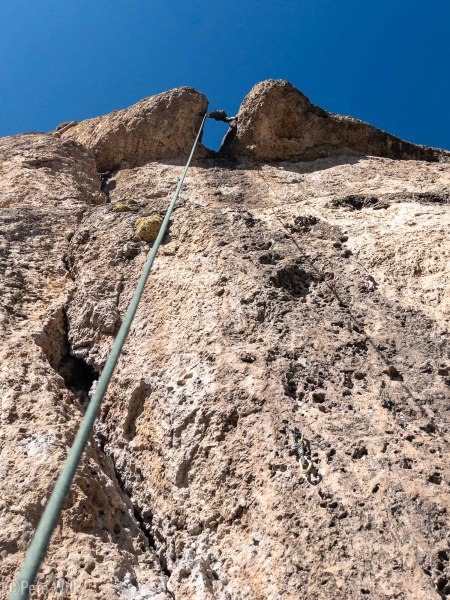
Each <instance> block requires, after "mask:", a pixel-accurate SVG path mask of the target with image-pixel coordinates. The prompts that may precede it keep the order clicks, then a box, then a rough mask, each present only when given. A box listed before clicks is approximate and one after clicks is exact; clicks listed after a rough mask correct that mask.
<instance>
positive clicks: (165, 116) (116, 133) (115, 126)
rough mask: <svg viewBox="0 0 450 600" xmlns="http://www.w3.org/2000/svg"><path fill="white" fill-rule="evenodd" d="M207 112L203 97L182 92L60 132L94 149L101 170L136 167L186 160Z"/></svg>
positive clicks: (187, 89)
mask: <svg viewBox="0 0 450 600" xmlns="http://www.w3.org/2000/svg"><path fill="white" fill-rule="evenodd" d="M207 107H208V101H207V99H206V97H205V96H204V95H203V94H200V93H199V92H197V91H196V90H194V88H191V87H181V88H177V89H174V90H171V91H169V92H164V93H162V94H158V95H156V96H151V97H150V98H145V99H144V100H141V101H140V102H138V103H137V104H135V105H133V106H130V108H126V109H124V110H117V111H114V112H112V113H110V114H109V115H105V116H103V117H97V118H95V119H88V120H87V121H82V122H81V123H75V122H73V124H72V126H70V125H71V123H68V124H66V123H64V124H63V126H61V128H58V129H57V130H56V131H55V133H56V135H61V136H62V137H63V138H65V139H73V140H77V141H78V142H81V143H82V144H84V145H85V146H86V147H87V148H90V149H92V150H93V151H94V155H95V160H96V163H97V168H98V170H99V171H111V170H113V169H117V168H118V167H121V166H123V167H125V166H126V167H137V166H140V165H143V164H145V163H146V162H148V161H149V160H155V159H161V158H178V157H180V156H185V155H186V154H187V153H188V152H189V151H190V149H191V147H192V143H193V141H194V138H195V136H196V134H197V131H198V128H199V127H200V123H201V120H202V117H203V115H204V114H205V112H206V109H207ZM67 125H69V127H66V126H67ZM200 151H201V149H200Z"/></svg>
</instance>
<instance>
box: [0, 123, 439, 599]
mask: <svg viewBox="0 0 450 600" xmlns="http://www.w3.org/2000/svg"><path fill="white" fill-rule="evenodd" d="M71 129H74V127H71V128H69V129H68V130H67V133H69V131H70V130H71ZM0 150H1V152H2V155H1V159H0V160H1V161H2V162H1V163H0V165H1V168H2V179H1V180H0V181H1V182H2V187H1V190H0V193H1V196H0V199H1V202H2V204H1V205H2V206H3V207H4V209H3V211H2V213H1V217H2V232H3V238H2V239H3V242H2V243H3V246H2V250H1V251H2V263H1V264H2V268H3V273H2V277H3V279H2V288H1V290H0V292H1V294H2V296H1V298H2V307H3V308H2V319H3V320H2V330H1V335H2V344H1V346H0V352H1V354H2V357H1V358H2V360H1V362H0V377H1V386H2V387H1V392H2V412H1V419H2V421H1V427H2V429H1V433H2V435H1V438H0V471H1V474H2V481H4V482H7V485H5V486H4V492H3V494H2V498H1V501H0V523H1V527H0V553H1V557H2V560H1V563H0V577H1V579H2V581H4V582H5V585H6V584H7V583H9V582H10V581H11V580H12V578H13V576H14V574H15V573H16V572H17V568H18V566H19V564H20V561H21V559H22V557H23V554H24V551H25V549H26V546H27V544H28V542H29V540H30V538H31V535H32V533H33V530H34V528H35V526H36V523H37V520H38V518H39V514H40V512H41V510H42V505H43V503H44V502H45V498H46V497H47V496H48V493H49V491H50V489H51V487H52V483H53V481H54V480H55V478H56V476H57V474H58V472H59V470H60V468H61V465H62V462H63V460H64V457H65V455H66V453H67V449H68V447H69V445H70V443H71V440H72V439H73V435H74V432H75V430H76V427H77V425H78V423H79V421H80V418H81V415H82V412H83V407H84V406H85V405H86V402H88V394H89V389H90V388H91V387H92V385H95V378H96V377H97V373H98V372H99V371H100V370H101V368H102V366H103V365H104V362H105V360H106V357H107V355H108V351H109V349H110V347H111V344H112V341H113V339H114V335H115V333H116V332H117V329H118V327H119V325H120V321H121V318H122V316H123V314H124V312H125V310H126V307H127V305H128V302H129V300H130V298H131V295H132V293H133V290H134V286H135V284H136V282H137V279H138V277H139V275H140V272H141V269H142V266H143V264H144V261H145V258H146V255H147V252H148V250H149V245H148V244H146V243H144V242H142V241H141V240H140V239H139V238H137V237H135V221H136V219H137V218H139V217H143V216H148V215H152V214H163V212H164V210H165V208H166V207H167V203H168V200H169V197H170V194H171V193H172V191H173V187H174V183H175V182H176V181H177V178H178V177H179V175H180V174H181V170H182V168H183V161H182V160H181V159H178V158H176V157H173V156H172V157H171V158H165V159H159V160H156V159H152V160H148V161H147V162H146V164H142V165H139V166H133V167H130V168H127V167H126V166H125V164H122V167H121V168H119V169H117V170H116V171H115V172H114V173H112V174H111V175H110V177H109V178H108V179H107V181H104V182H103V191H102V190H101V183H100V178H99V176H98V175H97V174H96V168H97V169H98V168H100V167H99V164H98V162H97V163H96V162H95V158H94V151H93V149H92V148H91V149H86V148H85V147H84V146H83V145H82V144H81V143H79V142H76V141H74V140H69V139H66V138H65V137H64V135H63V137H62V138H61V137H59V136H55V135H40V134H39V135H30V136H17V137H12V138H5V139H4V140H1V141H0ZM124 156H125V155H124ZM124 160H125V158H124ZM126 160H128V158H127V159H126ZM449 185H450V165H449V164H445V162H426V161H415V160H408V161H398V160H393V159H391V158H380V157H374V156H365V155H355V154H354V153H350V154H349V153H348V152H347V151H346V150H345V149H343V150H342V151H341V154H339V155H337V156H329V157H327V158H321V159H316V160H311V161H309V162H280V163H278V164H276V165H274V164H264V163H261V162H255V161H252V160H249V159H248V158H245V157H242V156H240V157H232V158H226V157H224V156H223V155H222V156H218V157H217V156H216V157H214V158H201V157H199V158H198V159H197V160H196V161H195V164H194V165H193V167H192V169H191V170H190V171H189V174H188V178H187V181H186V187H185V189H184V192H183V194H182V197H181V200H180V203H179V204H178V206H177V208H176V210H175V212H174V215H173V219H172V222H171V225H170V231H169V233H168V235H167V237H166V239H165V242H164V244H163V247H162V248H161V252H160V254H159V255H158V258H157V260H156V262H155V265H154V271H153V273H152V275H151V277H150V280H149V282H148V285H147V288H146V290H145V293H144V297H143V299H142V303H141V305H140V307H139V310H138V313H137V315H136V320H135V322H134V325H133V327H132V330H131V332H130V336H129V338H128V341H127V343H126V345H125V347H124V352H123V355H122V357H121V359H120V361H119V364H118V367H117V371H116V373H115V376H114V380H113V382H112V385H111V387H110V389H109V391H108V394H107V397H106V398H105V403H104V405H103V407H102V411H101V415H100V417H99V419H98V422H97V426H96V431H95V435H94V436H93V438H92V440H91V444H90V446H89V450H88V452H87V454H86V456H85V457H84V459H83V464H82V466H81V468H80V471H79V472H78V474H77V479H76V482H75V485H74V486H73V489H72V492H71V495H70V497H69V499H68V502H67V506H66V510H65V511H64V515H63V519H62V522H61V525H60V526H59V527H58V529H57V532H56V535H55V537H54V539H53V541H52V546H51V549H50V552H49V555H48V557H47V559H46V561H45V565H44V569H43V571H42V573H41V574H40V576H39V580H38V584H39V587H38V588H37V590H36V592H35V594H34V596H33V597H34V598H39V599H41V598H42V599H44V598H57V597H60V596H58V595H57V593H56V591H55V585H54V583H55V581H59V582H60V585H63V586H64V587H65V596H64V597H65V598H68V599H73V600H75V599H81V600H83V599H86V600H87V599H91V598H93V597H95V598H99V599H103V598H104V599H105V600H106V599H108V600H111V599H117V600H119V599H124V598H125V599H144V598H145V599H154V598H155V599H157V600H163V599H169V598H175V599H177V600H188V599H196V600H197V599H199V600H203V599H205V600H213V599H214V600H216V599H219V600H235V599H237V600H241V599H242V600H266V599H268V600H278V599H279V598H285V599H288V600H291V599H292V600H297V599H298V598H305V599H308V600H310V599H311V600H316V599H317V600H319V599H325V598H327V599H328V598H352V599H353V598H354V599H355V600H356V599H358V600H360V599H361V598H368V599H373V600H380V599H382V600H387V599H390V598H404V599H408V600H409V599H413V598H414V599H420V600H429V599H430V598H433V599H436V600H439V599H440V598H443V597H446V595H448V594H449V593H450V587H449V577H450V572H449V560H448V558H449V547H448V526H449V521H448V514H449V510H450V502H449V494H448V486H449V483H450V471H449V467H448V464H449V462H448V441H449V426H450V421H449V404H448V396H449V385H450V356H449V352H448V319H449V309H450V306H449V293H448V292H449V287H450V272H449V269H448V265H449V257H450V244H449V238H448V228H449V225H450V218H449ZM117 202H121V203H124V204H126V205H127V206H129V207H130V210H129V211H127V212H118V211H116V210H115V204H116V203H117ZM295 426H297V427H299V428H300V429H301V430H302V431H303V432H304V434H305V440H306V451H307V453H308V456H309V457H310V459H311V460H312V462H313V465H314V467H313V470H312V472H311V473H310V475H309V476H308V477H307V478H305V477H303V476H301V474H300V471H299V463H298V457H297V455H296V451H295V448H294V443H293V438H292V428H293V427H295ZM61 582H62V583H61ZM5 589H6V588H5V587H4V588H2V593H3V591H4V590H5ZM4 597H6V595H5V596H4Z"/></svg>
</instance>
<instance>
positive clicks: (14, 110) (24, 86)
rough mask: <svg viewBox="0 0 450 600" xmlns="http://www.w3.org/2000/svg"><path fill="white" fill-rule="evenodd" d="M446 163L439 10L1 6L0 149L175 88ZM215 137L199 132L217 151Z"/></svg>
mask: <svg viewBox="0 0 450 600" xmlns="http://www.w3.org/2000/svg"><path fill="white" fill-rule="evenodd" d="M269 78H281V79H288V80H289V81H291V82H292V83H293V84H294V85H296V86H297V87H298V88H299V89H300V90H302V92H303V93H305V94H306V95H307V96H308V97H309V98H310V99H311V101H312V102H314V103H315V104H318V105H319V106H322V107H323V108H326V109H328V110H331V111H333V112H338V113H342V114H348V115H353V116H356V117H358V118H360V119H363V120H365V121H369V122H370V123H373V124H374V125H376V126H378V127H381V128H382V129H386V130H388V131H390V132H391V133H394V134H396V135H398V136H400V137H402V138H405V139H407V140H410V141H413V142H416V143H422V144H427V145H431V146H439V147H443V148H449V149H450V110H449V104H450V103H449V100H450V2H449V0H433V1H432V2H425V1H422V0H409V1H407V0H378V1H374V0H372V1H370V0H366V1H365V0H276V1H272V2H271V1H270V0H266V1H265V2H264V1H255V0H240V1H239V2H238V1H235V0H229V1H225V0H224V1H223V2H213V1H209V2H207V1H206V0H197V1H196V0H191V1H188V0H170V1H167V0H108V1H106V0H89V1H88V0H74V1H70V0H69V1H64V0H58V1H56V0H40V1H39V2H37V1H36V0H1V1H0V108H1V110H0V135H10V134H15V133H20V132H24V131H48V130H50V129H53V128H54V127H55V126H56V125H58V124H59V123H61V122H63V121H67V120H72V119H74V120H81V119H84V118H87V117H92V116H97V115H99V114H104V113H107V112H109V111H111V110H114V109H118V108H124V107H126V106H129V105H130V104H132V103H134V102H136V101H138V100H140V99H141V98H143V97H145V96H149V95H152V94H154V93H157V92H160V91H165V90H168V89H170V88H173V87H177V86H181V85H192V86H194V87H195V88H197V89H198V90H200V91H202V92H203V93H205V94H206V95H207V96H208V98H209V100H210V108H211V109H213V108H224V109H225V110H227V111H228V112H229V113H234V112H236V111H237V109H238V106H239V104H240V102H241V100H242V98H243V97H244V95H245V94H246V93H247V92H248V91H249V89H250V88H251V87H252V85H253V84H254V83H256V82H257V81H261V80H263V79H269ZM224 129H225V126H224V125H223V124H218V123H213V122H209V123H208V128H207V131H206V134H205V142H206V145H208V146H209V147H213V148H215V147H217V146H218V143H219V139H220V137H221V136H222V134H223V133H224Z"/></svg>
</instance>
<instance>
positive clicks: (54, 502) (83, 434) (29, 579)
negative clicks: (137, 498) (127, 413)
mask: <svg viewBox="0 0 450 600" xmlns="http://www.w3.org/2000/svg"><path fill="white" fill-rule="evenodd" d="M207 116H208V115H207V114H205V115H204V117H203V119H202V123H201V125H200V128H199V130H198V133H197V136H196V138H195V141H194V144H193V146H192V150H191V153H190V155H189V158H188V160H187V163H186V166H185V167H184V170H183V173H182V175H181V177H180V178H179V180H178V185H177V187H176V190H175V192H174V194H173V196H172V200H171V202H170V204H169V207H168V209H167V212H166V215H165V217H164V220H163V222H162V224H161V228H160V230H159V233H158V236H157V238H156V240H155V243H154V244H153V247H152V249H151V251H150V253H149V255H148V258H147V261H146V263H145V265H144V269H143V271H142V275H141V277H140V279H139V281H138V284H137V286H136V290H135V292H134V295H133V297H132V299H131V302H130V304H129V306H128V309H127V312H126V313H125V316H124V318H123V322H122V325H121V327H120V329H119V331H118V333H117V337H116V339H115V340H114V343H113V345H112V348H111V352H110V354H109V356H108V360H107V361H106V363H105V366H104V368H103V371H102V374H101V376H100V378H99V380H98V383H97V388H96V390H95V393H94V395H93V396H92V399H91V401H90V402H89V405H88V407H87V409H86V412H85V414H84V417H83V420H82V422H81V424H80V427H79V429H78V433H77V435H76V437H75V440H74V442H73V444H72V448H71V449H70V452H69V455H68V457H67V459H66V462H65V464H64V466H63V468H62V470H61V473H60V474H59V477H58V479H57V481H56V484H55V487H54V488H53V492H52V494H51V496H50V498H49V500H48V502H47V505H46V507H45V509H44V512H43V513H42V516H41V519H40V521H39V524H38V527H37V529H36V532H35V534H34V537H33V540H32V542H31V544H30V546H29V548H28V551H27V554H26V556H25V560H24V562H23V565H22V568H21V570H20V573H19V576H18V578H17V580H16V581H15V583H14V584H13V586H12V591H11V594H10V596H9V600H26V599H27V598H28V596H29V594H30V591H31V587H32V586H33V584H34V581H35V579H36V575H37V573H38V571H39V568H40V566H41V564H42V561H43V560H44V558H45V554H46V552H47V548H48V544H49V542H50V539H51V536H52V534H53V531H54V529H55V527H56V524H57V523H58V519H59V517H60V515H61V512H62V509H63V505H64V501H65V499H66V496H67V493H68V491H69V489H70V486H71V484H72V481H73V478H74V476H75V472H76V470H77V467H78V465H79V463H80V460H81V456H82V454H83V452H84V449H85V448H86V445H87V442H88V440H89V436H90V435H91V432H92V428H93V426H94V422H95V418H96V416H97V414H98V411H99V409H100V405H101V403H102V400H103V397H104V396H105V393H106V390H107V389H108V385H109V382H110V381H111V377H112V375H113V373H114V369H115V366H116V364H117V361H118V359H119V356H120V353H121V351H122V347H123V345H124V343H125V340H126V338H127V335H128V332H129V330H130V327H131V324H132V322H133V319H134V316H135V314H136V310H137V308H138V304H139V300H140V299H141V296H142V293H143V291H144V288H145V284H146V282H147V279H148V276H149V274H150V271H151V268H152V265H153V261H154V260H155V256H156V254H157V252H158V249H159V247H160V245H161V242H162V240H163V238H164V234H165V233H166V230H167V227H168V225H169V220H170V217H171V215H172V212H173V209H174V207H175V204H176V201H177V199H178V196H179V194H180V191H181V188H182V187H183V183H184V180H185V177H186V174H187V171H188V169H189V166H190V164H191V161H192V157H193V156H194V152H195V149H196V147H197V143H198V141H199V139H200V137H201V134H202V131H203V126H204V124H205V121H206V118H207Z"/></svg>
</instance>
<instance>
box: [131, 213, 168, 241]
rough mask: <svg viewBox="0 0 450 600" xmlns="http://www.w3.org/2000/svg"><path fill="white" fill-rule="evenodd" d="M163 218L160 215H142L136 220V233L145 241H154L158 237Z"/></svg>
mask: <svg viewBox="0 0 450 600" xmlns="http://www.w3.org/2000/svg"><path fill="white" fill-rule="evenodd" d="M162 222H163V220H162V219H161V217H160V216H159V215H150V216H149V217H140V218H139V219H138V220H137V221H136V235H137V236H138V237H140V238H141V240H144V242H154V241H155V240H156V238H157V237H158V233H159V230H160V229H161V225H162Z"/></svg>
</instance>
